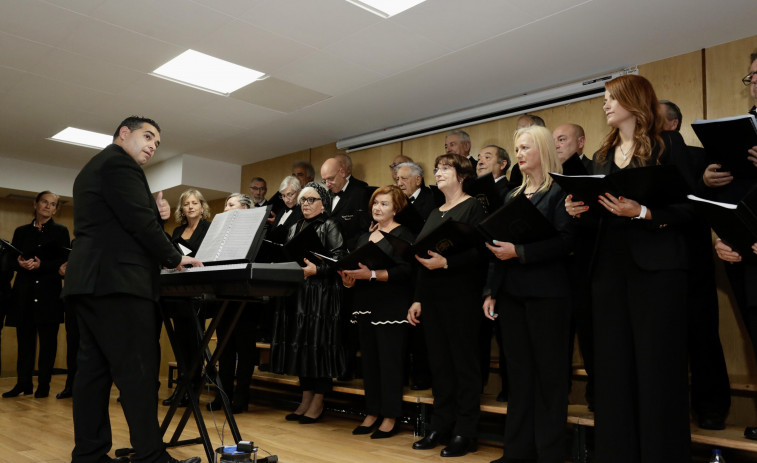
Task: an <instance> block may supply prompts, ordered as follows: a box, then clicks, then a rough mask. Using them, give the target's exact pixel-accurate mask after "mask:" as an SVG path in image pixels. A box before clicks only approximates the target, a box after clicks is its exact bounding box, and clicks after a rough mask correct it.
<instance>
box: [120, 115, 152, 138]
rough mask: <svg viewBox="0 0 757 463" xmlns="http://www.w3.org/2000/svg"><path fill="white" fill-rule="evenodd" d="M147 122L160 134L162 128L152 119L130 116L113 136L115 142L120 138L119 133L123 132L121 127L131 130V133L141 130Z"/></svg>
mask: <svg viewBox="0 0 757 463" xmlns="http://www.w3.org/2000/svg"><path fill="white" fill-rule="evenodd" d="M145 122H147V123H148V124H150V125H151V126H153V127H155V129H156V130H157V131H158V133H160V126H159V125H158V123H157V122H155V121H154V120H152V119H148V118H146V117H142V116H129V117H127V118H126V119H124V120H123V122H121V123H120V124H118V128H117V129H116V132H115V133H114V134H113V140H115V139H116V138H118V132H120V131H121V127H126V128H128V129H129V132H133V131H135V130H137V129H139V128H141V127H142V124H144V123H145Z"/></svg>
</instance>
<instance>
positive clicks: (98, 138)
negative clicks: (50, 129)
mask: <svg viewBox="0 0 757 463" xmlns="http://www.w3.org/2000/svg"><path fill="white" fill-rule="evenodd" d="M49 139H50V140H54V141H59V142H63V143H70V144H72V145H79V146H86V147H87V148H95V149H102V148H105V147H106V146H108V145H110V144H111V143H113V136H112V135H105V134H103V133H97V132H91V131H89V130H82V129H77V128H74V127H66V128H65V129H63V130H61V131H60V132H58V133H56V134H55V135H53V136H52V137H50V138H49Z"/></svg>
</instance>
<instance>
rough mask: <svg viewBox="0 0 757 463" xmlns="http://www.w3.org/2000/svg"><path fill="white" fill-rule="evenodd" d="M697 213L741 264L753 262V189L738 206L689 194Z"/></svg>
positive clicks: (756, 228)
mask: <svg viewBox="0 0 757 463" xmlns="http://www.w3.org/2000/svg"><path fill="white" fill-rule="evenodd" d="M689 199H690V200H691V201H692V203H693V204H694V208H695V209H696V211H697V213H699V214H700V215H702V216H704V217H705V218H706V219H707V221H708V222H709V224H710V226H711V227H712V229H713V230H715V233H717V235H718V236H719V237H720V239H721V240H723V241H724V242H725V243H726V244H727V245H728V246H730V247H731V248H733V249H734V250H735V251H736V252H738V253H739V254H741V257H742V259H744V260H745V261H751V262H757V255H755V254H754V252H753V251H752V245H753V244H754V243H757V188H753V189H752V190H751V191H750V192H749V193H748V194H747V195H746V197H744V199H742V200H741V201H739V203H738V204H729V203H720V202H716V201H709V200H707V199H703V198H700V197H698V196H694V195H689Z"/></svg>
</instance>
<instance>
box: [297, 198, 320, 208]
mask: <svg viewBox="0 0 757 463" xmlns="http://www.w3.org/2000/svg"><path fill="white" fill-rule="evenodd" d="M320 200H321V198H314V197H312V196H311V197H309V198H300V205H301V206H304V205H305V204H310V205H311V206H312V205H313V203H315V202H316V201H320Z"/></svg>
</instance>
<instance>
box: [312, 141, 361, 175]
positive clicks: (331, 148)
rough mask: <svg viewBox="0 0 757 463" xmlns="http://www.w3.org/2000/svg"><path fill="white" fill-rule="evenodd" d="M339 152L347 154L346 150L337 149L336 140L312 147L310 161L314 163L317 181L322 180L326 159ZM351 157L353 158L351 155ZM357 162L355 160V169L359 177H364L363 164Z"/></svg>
mask: <svg viewBox="0 0 757 463" xmlns="http://www.w3.org/2000/svg"><path fill="white" fill-rule="evenodd" d="M338 153H342V154H346V152H345V151H344V150H340V149H337V147H336V142H334V143H329V144H328V145H323V146H319V147H316V148H311V149H310V162H311V163H312V164H313V168H315V180H316V181H320V180H321V166H322V165H323V163H324V162H325V161H326V159H328V158H333V157H334V156H335V155H336V154H338ZM350 157H351V158H352V156H351V155H350ZM355 164H356V163H355V162H354V161H353V171H354V172H355V173H356V174H355V175H356V176H357V178H361V179H362V178H363V177H361V176H362V175H363V174H364V171H363V166H361V165H355Z"/></svg>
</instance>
